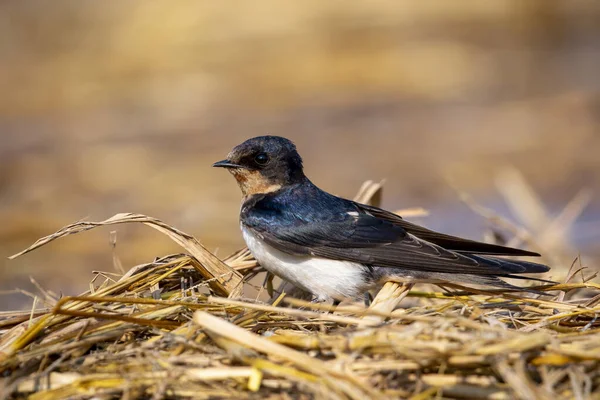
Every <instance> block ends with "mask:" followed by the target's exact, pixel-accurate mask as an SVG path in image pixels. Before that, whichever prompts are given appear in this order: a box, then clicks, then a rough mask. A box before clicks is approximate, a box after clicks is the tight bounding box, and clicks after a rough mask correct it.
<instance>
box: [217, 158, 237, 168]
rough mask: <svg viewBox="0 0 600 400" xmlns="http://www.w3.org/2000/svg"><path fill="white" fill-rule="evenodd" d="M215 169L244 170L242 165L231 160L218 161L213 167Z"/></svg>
mask: <svg viewBox="0 0 600 400" xmlns="http://www.w3.org/2000/svg"><path fill="white" fill-rule="evenodd" d="M212 166H213V167H221V168H242V166H241V165H238V164H234V163H232V162H231V161H229V160H221V161H217V162H216V163H214V164H213V165H212Z"/></svg>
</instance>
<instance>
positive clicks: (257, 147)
mask: <svg viewBox="0 0 600 400" xmlns="http://www.w3.org/2000/svg"><path fill="white" fill-rule="evenodd" d="M213 167H222V168H227V169H228V170H229V172H231V174H232V175H233V176H234V177H235V179H236V181H237V182H238V184H239V185H240V189H241V190H242V193H243V195H244V196H246V197H247V196H251V195H254V194H263V193H270V192H275V191H277V190H279V189H281V188H282V187H284V186H287V185H292V184H295V183H299V182H302V181H303V180H304V179H305V176H304V172H303V170H302V158H301V157H300V155H299V154H298V152H297V151H296V146H295V145H294V143H292V142H291V141H290V140H288V139H286V138H282V137H279V136H259V137H255V138H252V139H248V140H246V141H245V142H244V143H242V144H240V145H237V146H235V147H234V148H233V150H231V153H229V155H228V156H227V158H226V159H225V160H222V161H219V162H216V163H214V164H213Z"/></svg>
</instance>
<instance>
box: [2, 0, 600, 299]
mask: <svg viewBox="0 0 600 400" xmlns="http://www.w3.org/2000/svg"><path fill="white" fill-rule="evenodd" d="M599 71H600V3H599V2H597V1H595V0H589V1H583V0H582V1H573V0H563V1H553V0H537V1H534V0H530V1H527V2H523V1H522V0H512V1H464V0H454V1H451V2H450V1H444V0H440V1H431V2H416V1H410V2H409V1H405V2H404V1H395V2H365V3H363V2H323V1H302V2H289V3H285V4H283V3H281V2H277V1H274V0H273V1H260V2H238V3H236V4H235V6H234V7H233V6H231V5H230V4H226V3H223V2H209V1H206V2H197V1H178V2H167V1H153V2H147V1H142V0H139V1H128V2H121V1H112V2H109V1H96V2H92V1H85V2H84V1H80V0H72V1H64V0H54V1H52V2H51V4H50V3H49V2H47V1H42V0H39V1H33V0H28V1H13V2H1V3H0V87H1V92H0V93H1V95H0V135H1V137H0V139H1V142H0V143H1V144H0V157H1V159H0V160H1V163H0V199H1V200H0V220H1V221H2V224H1V225H0V256H2V260H3V261H2V262H0V290H3V291H8V290H10V289H14V288H23V289H27V290H33V289H32V284H31V283H30V277H34V278H35V280H37V281H38V282H39V283H40V284H41V285H42V286H43V287H45V288H49V289H51V290H54V291H55V292H57V293H64V294H77V293H80V292H82V291H84V290H86V289H87V288H88V282H89V280H90V278H91V274H90V271H91V270H92V269H94V270H98V269H100V270H107V271H113V270H114V269H113V266H112V265H113V261H112V260H113V250H112V248H111V247H110V246H109V235H110V230H109V229H103V230H102V229H100V230H97V231H92V232H89V233H86V234H83V235H76V236H73V237H69V238H66V239H63V240H61V241H58V242H56V243H53V244H51V245H49V246H46V247H44V248H42V249H41V250H38V251H36V252H34V253H32V254H28V255H26V256H24V257H22V258H19V259H16V260H14V261H7V260H6V256H8V255H10V254H13V253H16V252H17V251H20V250H22V249H23V248H25V247H27V246H28V245H29V244H30V243H31V242H33V241H34V240H35V239H37V238H38V237H41V236H44V235H46V234H49V233H51V232H54V231H55V230H57V229H58V228H60V227H61V226H64V225H66V224H68V223H71V222H74V221H75V220H79V219H82V218H89V219H90V220H101V219H105V218H107V217H109V216H112V215H113V214H115V213H117V212H126V211H131V212H139V213H145V214H148V215H151V216H155V217H158V218H160V219H163V220H164V221H166V222H168V223H170V224H172V225H174V226H176V227H178V228H180V229H182V230H184V231H186V232H188V233H192V234H194V235H195V236H196V237H198V238H199V239H200V240H201V241H202V242H203V243H204V244H205V245H206V246H207V247H208V248H210V249H217V248H218V253H217V254H219V255H223V256H224V255H226V254H227V253H229V252H230V251H232V250H235V249H237V248H239V247H240V246H242V239H241V236H240V235H239V233H238V223H237V218H238V217H237V214H238V210H239V200H240V194H239V193H238V188H237V186H236V185H235V183H234V181H233V180H232V179H231V177H230V176H229V175H228V174H226V173H225V172H224V171H221V170H213V169H212V168H210V165H211V163H212V162H213V161H216V160H219V159H221V158H223V156H224V155H225V154H227V152H228V151H229V150H230V148H231V147H232V146H234V145H236V144H238V143H239V142H241V141H242V140H244V139H247V138H249V137H252V136H257V135H262V134H267V133H268V134H278V135H283V136H286V137H288V138H290V139H292V140H294V141H295V142H296V144H297V145H298V147H299V149H300V152H301V154H302V155H303V156H304V158H305V164H306V169H307V174H308V175H309V176H310V177H311V178H312V179H313V181H314V182H315V183H317V184H318V185H320V186H322V187H323V188H325V189H327V190H329V191H331V192H333V193H336V194H339V195H343V196H353V195H354V193H355V192H356V190H357V189H358V187H359V186H360V184H361V183H362V182H363V181H364V180H366V179H376V180H379V179H382V178H387V183H386V186H385V188H386V189H385V193H384V203H383V205H384V207H386V208H390V209H398V208H403V207H411V206H423V207H425V208H428V209H429V210H430V211H431V215H430V216H429V217H427V218H422V219H419V220H418V222H420V223H423V224H425V225H427V226H429V227H432V228H435V229H444V230H446V231H448V232H451V233H456V234H461V235H467V236H470V237H472V238H475V239H481V237H482V235H483V232H484V230H485V229H486V221H485V220H484V219H482V218H481V217H479V216H477V215H475V214H474V213H473V212H471V211H470V210H469V209H468V208H467V207H466V206H465V205H464V204H462V203H461V201H460V200H459V197H458V196H457V194H456V192H455V191H454V189H452V187H451V186H450V185H449V184H448V182H449V180H451V181H452V182H454V184H455V185H456V186H458V187H459V188H460V189H462V190H464V191H466V192H468V193H470V194H471V195H472V196H473V198H474V199H475V200H476V201H477V202H479V203H481V204H483V205H486V206H488V207H491V208H493V209H495V210H497V211H498V212H499V213H500V214H502V215H504V216H506V217H509V218H511V219H512V220H515V221H518V219H517V217H518V216H515V215H514V214H512V213H511V211H510V207H508V206H507V205H506V203H505V202H504V200H503V198H502V196H501V195H500V194H499V191H498V185H502V182H503V181H501V180H499V179H498V174H499V172H501V171H502V169H503V168H504V167H505V166H514V167H516V168H517V169H518V170H519V171H521V173H522V174H523V176H524V178H525V179H526V180H527V182H529V184H531V185H532V188H533V189H534V190H535V191H536V192H537V193H538V195H539V196H540V198H541V199H542V201H543V203H544V205H545V207H546V208H547V210H548V213H549V215H550V216H553V215H557V214H558V213H560V212H561V210H563V208H564V207H565V205H566V204H567V203H568V202H569V201H570V200H571V199H572V198H573V196H575V195H576V193H577V192H578V191H579V190H580V189H582V188H588V189H589V190H590V193H591V194H592V197H591V202H590V204H588V205H587V207H586V208H585V210H584V211H583V213H581V215H579V217H578V218H577V220H576V222H575V224H574V226H573V227H572V229H570V231H569V232H568V235H566V236H565V238H566V239H568V240H569V241H570V242H571V243H572V246H571V247H569V249H571V250H572V258H574V257H575V256H576V255H577V253H578V251H581V252H582V253H583V254H586V255H588V257H589V258H588V260H592V259H593V256H594V255H597V254H598V253H599V252H600V249H599V248H598V245H597V243H598V240H599V239H600V232H599V229H598V221H600V198H599V196H598V189H600V132H599V129H600V78H599V76H600V75H599ZM114 229H116V230H117V231H118V233H117V247H116V253H117V254H118V256H119V258H120V259H121V261H122V262H123V265H124V267H125V268H126V269H128V268H130V267H131V266H133V265H135V264H137V263H142V262H147V261H150V260H152V259H153V258H154V257H155V256H160V255H164V254H168V253H172V252H179V251H180V250H179V249H178V248H177V247H176V246H175V245H174V244H172V243H171V242H169V240H168V239H166V238H164V237H162V236H161V235H160V234H158V233H156V232H154V231H152V230H150V229H148V228H144V227H134V226H131V227H128V226H119V227H117V228H114ZM584 261H585V259H584ZM588 263H590V264H591V262H588ZM590 266H592V265H590ZM30 305H31V299H29V298H27V297H25V296H23V295H21V294H14V293H13V294H9V293H6V292H5V293H4V294H3V295H2V296H1V297H0V309H9V308H15V307H29V306H30Z"/></svg>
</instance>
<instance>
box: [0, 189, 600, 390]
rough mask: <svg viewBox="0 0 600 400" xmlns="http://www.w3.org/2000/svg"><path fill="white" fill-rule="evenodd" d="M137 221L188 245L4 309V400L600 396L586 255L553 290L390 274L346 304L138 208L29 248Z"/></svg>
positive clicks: (598, 308)
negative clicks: (272, 277)
mask: <svg viewBox="0 0 600 400" xmlns="http://www.w3.org/2000/svg"><path fill="white" fill-rule="evenodd" d="M373 195H377V190H370V191H369V189H368V188H366V189H365V192H364V193H363V194H362V196H363V197H364V199H368V198H372V197H373ZM132 222H133V223H144V224H146V225H148V226H151V227H153V228H155V229H158V230H159V231H161V232H163V233H165V234H166V235H168V236H169V237H170V238H172V239H173V240H175V241H176V242H177V243H179V244H180V245H181V246H182V247H183V248H184V249H185V253H184V254H177V255H170V256H166V257H162V258H157V259H156V260H155V261H154V262H152V263H149V264H145V265H140V266H136V267H134V268H132V269H131V270H129V271H128V272H127V273H125V274H124V275H116V274H114V273H104V272H97V273H95V274H94V276H93V279H92V281H91V283H90V290H89V291H88V292H86V293H85V294H83V295H81V296H78V297H63V298H60V299H59V298H57V296H55V295H54V294H53V293H51V292H48V291H44V290H43V289H42V288H40V293H41V295H40V297H39V299H37V300H36V301H35V302H34V307H33V308H32V310H31V311H28V312H4V313H2V314H0V333H1V336H0V371H1V372H2V375H1V376H2V378H1V379H2V381H1V386H0V390H1V391H2V392H1V393H0V397H1V398H25V397H27V398H31V399H65V398H72V399H88V398H89V399H91V398H94V399H112V398H124V399H136V398H148V399H160V398H199V399H221V398H225V399H245V398H250V399H263V398H266V399H279V398H283V399H313V398H316V399H357V400H358V399H370V398H373V399H389V398H410V399H429V398H432V399H445V398H468V399H488V398H490V399H513V398H522V399H571V398H575V399H588V398H600V364H599V360H600V320H597V316H598V313H599V312H600V285H598V284H596V283H593V282H592V281H590V280H589V279H588V278H586V277H585V276H584V275H583V273H582V272H581V271H580V270H579V268H577V265H578V264H577V263H575V264H574V265H575V266H574V267H573V268H572V269H571V271H570V273H569V274H568V275H567V276H566V277H565V279H564V280H563V282H566V283H558V284H554V285H551V284H547V285H543V286H537V287H536V289H537V290H539V291H540V292H544V293H545V294H546V295H540V294H532V293H516V292H510V293H508V292H498V291H483V290H481V289H480V290H473V289H465V288H457V287H450V286H448V287H442V288H440V287H434V286H415V287H407V286H402V285H399V284H396V283H388V284H386V285H385V286H384V287H383V289H382V290H381V291H380V292H379V294H377V296H376V297H375V300H374V301H373V302H372V303H371V305H370V306H369V307H367V306H365V305H364V304H362V303H355V302H344V303H342V305H340V306H338V307H337V308H335V309H333V307H332V306H330V305H327V304H314V303H310V302H307V301H305V300H300V299H298V298H294V297H292V296H290V295H289V294H286V293H285V291H278V290H272V285H271V283H270V282H269V283H268V284H267V287H268V289H267V291H269V292H270V293H271V294H272V299H271V301H269V302H261V301H258V300H255V299H251V298H248V297H249V296H248V295H247V294H246V293H247V292H245V291H244V289H252V290H254V289H255V288H254V286H256V285H255V284H253V283H251V282H248V281H249V280H250V279H251V278H253V277H255V276H256V274H257V273H259V272H260V271H261V268H260V266H259V265H257V264H256V262H255V261H254V260H253V259H252V257H251V255H250V254H249V253H248V252H247V250H245V249H243V250H240V251H239V252H237V253H235V254H233V255H231V256H229V257H227V258H225V259H219V258H217V257H216V256H215V255H213V254H212V253H211V252H209V251H208V250H207V249H205V248H204V247H203V246H202V245H201V244H200V243H199V242H198V241H197V240H196V239H194V238H193V237H191V236H189V235H187V234H185V233H183V232H181V231H178V230H177V229H175V228H173V227H170V226H169V225H167V224H165V223H163V222H161V221H159V220H156V219H153V218H150V217H146V216H143V215H138V214H119V215H116V216H114V217H112V218H110V219H108V220H106V221H102V222H78V223H75V224H73V225H69V226H67V227H65V228H63V229H61V230H60V231H58V232H56V233H55V234H53V235H50V236H48V237H46V238H43V239H40V240H39V241H38V242H37V243H35V244H34V245H33V246H32V247H30V248H29V249H27V250H25V251H24V253H25V252H28V251H31V250H34V249H35V248H38V247H40V246H42V245H45V244H46V243H49V242H51V241H52V240H55V239H58V238H61V237H63V236H66V235H70V234H74V233H79V232H82V231H86V230H89V229H93V228H95V227H99V226H105V225H113V224H121V223H132ZM282 287H283V288H285V285H283V286H282ZM288 292H289V290H288ZM294 294H297V293H294ZM245 295H246V297H244V296H245ZM295 297H299V296H295ZM398 303H399V304H398ZM44 307H45V308H44Z"/></svg>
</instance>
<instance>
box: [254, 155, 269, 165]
mask: <svg viewBox="0 0 600 400" xmlns="http://www.w3.org/2000/svg"><path fill="white" fill-rule="evenodd" d="M254 161H256V163H257V164H258V165H265V164H266V163H268V162H269V156H268V155H266V154H265V153H258V154H257V155H256V157H254Z"/></svg>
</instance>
